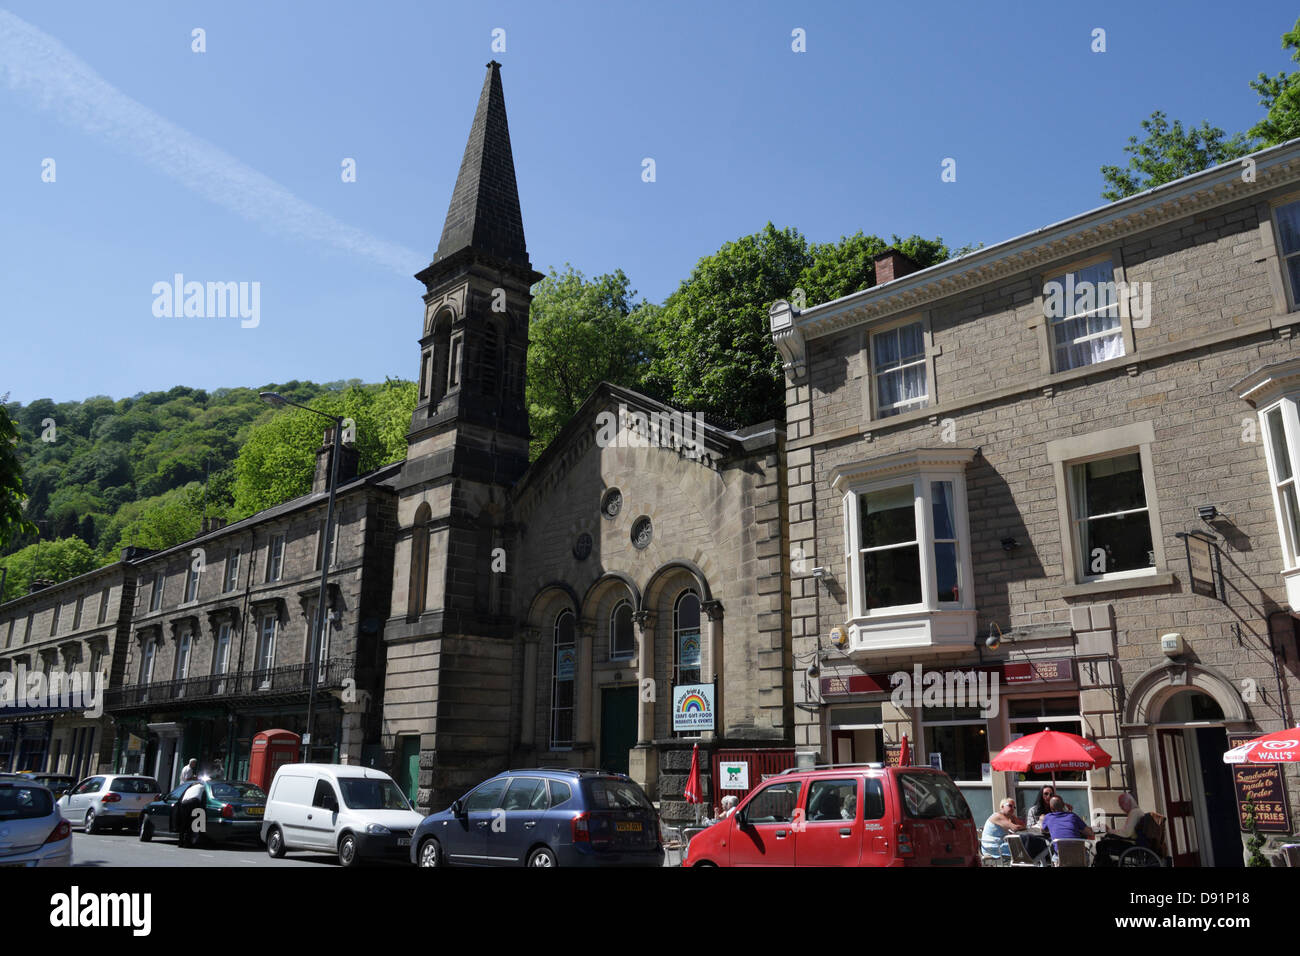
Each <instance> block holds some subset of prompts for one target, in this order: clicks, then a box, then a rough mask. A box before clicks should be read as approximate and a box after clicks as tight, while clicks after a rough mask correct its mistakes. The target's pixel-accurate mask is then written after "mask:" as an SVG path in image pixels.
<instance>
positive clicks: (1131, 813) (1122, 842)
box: [1097, 793, 1146, 866]
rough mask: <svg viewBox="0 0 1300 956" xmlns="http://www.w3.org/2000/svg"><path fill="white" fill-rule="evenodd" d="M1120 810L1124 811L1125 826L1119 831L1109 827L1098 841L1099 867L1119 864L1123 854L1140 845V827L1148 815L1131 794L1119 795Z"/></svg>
mask: <svg viewBox="0 0 1300 956" xmlns="http://www.w3.org/2000/svg"><path fill="white" fill-rule="evenodd" d="M1119 808H1120V809H1121V810H1123V811H1124V825H1123V826H1122V827H1119V828H1118V829H1117V828H1115V827H1112V826H1109V825H1108V826H1107V827H1106V833H1105V835H1104V836H1103V837H1102V838H1101V839H1100V840H1098V841H1097V865H1098V866H1112V865H1114V864H1116V863H1118V862H1119V857H1120V854H1121V853H1123V852H1124V851H1125V850H1128V849H1132V848H1133V847H1135V846H1137V845H1138V827H1139V826H1140V825H1141V823H1142V818H1143V817H1144V816H1146V813H1145V812H1144V811H1143V810H1142V808H1141V807H1139V806H1138V803H1137V800H1135V799H1133V795H1132V794H1130V793H1121V794H1120V795H1119Z"/></svg>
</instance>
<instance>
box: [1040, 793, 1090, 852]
mask: <svg viewBox="0 0 1300 956" xmlns="http://www.w3.org/2000/svg"><path fill="white" fill-rule="evenodd" d="M1041 823H1042V826H1043V836H1045V837H1047V839H1048V840H1049V841H1054V840H1091V839H1094V838H1095V837H1096V834H1095V833H1093V831H1092V827H1090V826H1088V824H1086V823H1084V822H1083V820H1081V819H1080V818H1079V815H1078V814H1077V813H1074V812H1073V811H1071V810H1067V809H1066V808H1065V801H1064V800H1062V799H1061V798H1060V797H1052V802H1051V812H1049V813H1047V814H1046V815H1044V817H1043V818H1042V821H1041Z"/></svg>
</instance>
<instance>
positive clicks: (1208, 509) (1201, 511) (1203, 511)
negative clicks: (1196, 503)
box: [1196, 505, 1219, 521]
mask: <svg viewBox="0 0 1300 956" xmlns="http://www.w3.org/2000/svg"><path fill="white" fill-rule="evenodd" d="M1196 516H1197V517H1198V518H1200V519H1201V520H1202V521H1213V520H1214V519H1215V518H1217V517H1219V509H1218V508H1216V507H1214V505H1201V506H1200V507H1199V508H1197V509H1196Z"/></svg>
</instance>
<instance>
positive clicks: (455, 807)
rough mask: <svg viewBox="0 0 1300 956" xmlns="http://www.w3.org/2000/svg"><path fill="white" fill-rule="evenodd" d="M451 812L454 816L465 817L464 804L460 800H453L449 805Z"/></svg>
mask: <svg viewBox="0 0 1300 956" xmlns="http://www.w3.org/2000/svg"><path fill="white" fill-rule="evenodd" d="M451 812H452V814H453V815H454V816H457V817H463V816H464V815H465V804H464V802H463V801H461V800H455V801H453V802H452V804H451Z"/></svg>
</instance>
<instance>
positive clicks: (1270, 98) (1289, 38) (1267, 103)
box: [1250, 20, 1300, 146]
mask: <svg viewBox="0 0 1300 956" xmlns="http://www.w3.org/2000/svg"><path fill="white" fill-rule="evenodd" d="M1282 49H1283V50H1291V51H1292V53H1291V59H1292V60H1294V61H1295V62H1297V63H1300V20H1296V22H1295V26H1293V27H1292V28H1291V29H1290V30H1289V31H1288V32H1286V33H1284V34H1282ZM1250 88H1251V89H1252V90H1254V91H1255V92H1256V93H1258V94H1259V97H1260V99H1259V103H1260V105H1261V106H1263V107H1264V109H1265V110H1266V111H1267V113H1266V114H1265V116H1264V118H1263V119H1262V120H1260V121H1259V122H1258V123H1256V124H1255V125H1254V126H1252V127H1251V128H1250V135H1251V136H1255V137H1258V138H1259V140H1260V141H1261V143H1262V145H1264V146H1276V145H1277V144H1279V143H1285V142H1286V141H1287V140H1289V139H1295V138H1296V137H1297V136H1300V71H1293V72H1291V73H1279V74H1278V75H1277V76H1274V77H1270V76H1268V75H1267V74H1264V73H1260V74H1259V78H1258V79H1256V80H1252V81H1251V84H1250Z"/></svg>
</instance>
